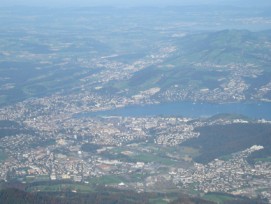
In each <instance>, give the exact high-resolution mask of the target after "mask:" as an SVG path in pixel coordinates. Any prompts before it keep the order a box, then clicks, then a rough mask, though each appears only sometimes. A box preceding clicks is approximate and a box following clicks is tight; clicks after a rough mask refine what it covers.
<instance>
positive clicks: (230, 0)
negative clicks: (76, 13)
mask: <svg viewBox="0 0 271 204" xmlns="http://www.w3.org/2000/svg"><path fill="white" fill-rule="evenodd" d="M0 1H1V6H2V7H3V6H20V5H21V6H50V7H55V6H57V7H59V6H60V7H63V6H65V7H75V6H79V7H83V6H141V5H148V6H168V5H187V4H194V5H195V4H228V5H238V6H240V5H241V6H242V5H245V6H246V5H249V4H255V5H256V6H257V5H258V6H259V5H264V4H265V5H266V4H267V5H268V4H270V5H271V3H270V2H271V0H259V1H255V0H0ZM268 2H269V3H268Z"/></svg>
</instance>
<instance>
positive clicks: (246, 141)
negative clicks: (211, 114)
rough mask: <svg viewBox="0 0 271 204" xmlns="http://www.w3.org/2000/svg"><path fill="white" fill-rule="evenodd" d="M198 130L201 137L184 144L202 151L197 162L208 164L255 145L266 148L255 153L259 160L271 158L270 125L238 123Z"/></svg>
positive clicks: (196, 159)
mask: <svg viewBox="0 0 271 204" xmlns="http://www.w3.org/2000/svg"><path fill="white" fill-rule="evenodd" d="M196 130H197V131H198V132H200V136H199V137H198V138H192V139H191V140H188V141H186V142H184V143H183V144H182V145H183V146H191V147H194V148H199V149H200V155H199V156H198V157H196V158H195V161H196V162H201V163H208V162H210V161H212V160H213V159H215V158H219V157H221V156H225V155H229V154H232V153H235V152H238V151H242V150H245V149H247V148H250V147H251V146H253V145H261V146H263V147H264V149H263V150H260V151H258V153H257V152H256V153H254V154H255V155H258V156H260V157H259V158H264V157H268V156H270V149H271V125H270V124H258V123H236V124H228V125H213V126H205V127H200V128H197V129H196ZM260 152H261V154H260ZM254 159H256V158H255V156H254Z"/></svg>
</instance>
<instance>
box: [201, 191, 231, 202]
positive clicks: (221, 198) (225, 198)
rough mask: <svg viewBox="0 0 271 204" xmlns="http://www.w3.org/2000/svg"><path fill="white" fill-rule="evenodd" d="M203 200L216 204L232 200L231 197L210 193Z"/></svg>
mask: <svg viewBox="0 0 271 204" xmlns="http://www.w3.org/2000/svg"><path fill="white" fill-rule="evenodd" d="M203 199H206V200H209V201H213V202H215V203H217V204H222V203H224V202H225V201H229V200H233V198H232V197H231V196H228V195H219V194H212V193H210V194H206V195H204V196H203Z"/></svg>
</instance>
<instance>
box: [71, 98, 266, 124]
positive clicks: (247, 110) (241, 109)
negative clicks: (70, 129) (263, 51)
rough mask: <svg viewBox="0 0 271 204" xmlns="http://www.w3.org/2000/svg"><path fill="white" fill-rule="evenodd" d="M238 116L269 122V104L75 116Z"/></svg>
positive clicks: (180, 105) (182, 105)
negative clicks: (225, 114) (227, 114)
mask: <svg viewBox="0 0 271 204" xmlns="http://www.w3.org/2000/svg"><path fill="white" fill-rule="evenodd" d="M224 113H229V114H238V115H244V116H248V117H250V118H253V119H268V120H271V103H228V104H211V103H192V102H177V103H164V104H155V105H145V106H127V107H124V108H119V109H114V110H108V111H98V112H88V113H81V114H78V115H76V117H91V116H132V117H144V116H159V115H163V116H183V117H191V118H199V117H210V116H213V115H217V114H224Z"/></svg>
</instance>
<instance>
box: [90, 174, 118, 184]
mask: <svg viewBox="0 0 271 204" xmlns="http://www.w3.org/2000/svg"><path fill="white" fill-rule="evenodd" d="M121 182H123V178H121V177H118V176H114V175H108V176H107V175H106V176H102V177H99V178H91V179H90V180H89V183H90V184H93V185H106V184H118V183H121Z"/></svg>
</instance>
